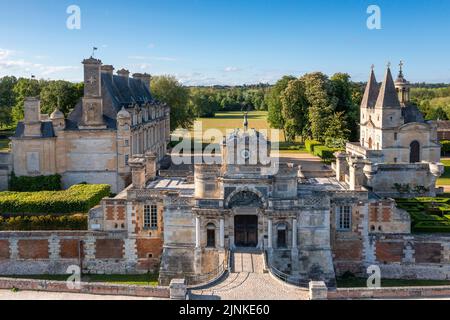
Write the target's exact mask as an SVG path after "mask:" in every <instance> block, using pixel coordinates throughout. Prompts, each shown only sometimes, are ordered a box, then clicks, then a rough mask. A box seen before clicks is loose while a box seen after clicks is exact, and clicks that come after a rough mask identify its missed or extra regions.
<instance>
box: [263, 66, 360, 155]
mask: <svg viewBox="0 0 450 320" xmlns="http://www.w3.org/2000/svg"><path fill="white" fill-rule="evenodd" d="M362 92H363V86H361V85H360V84H356V83H353V82H351V81H350V76H349V75H347V74H345V73H336V74H335V75H333V76H332V77H331V78H328V76H326V75H325V74H323V73H320V72H314V73H308V74H305V75H303V76H301V77H300V78H298V79H296V78H294V77H291V76H285V77H283V78H281V79H280V80H279V81H278V82H277V83H276V84H275V85H274V86H273V87H272V88H271V91H270V92H269V93H268V94H267V96H266V100H267V105H268V111H269V114H268V122H269V124H270V125H271V126H272V127H273V128H277V129H281V130H283V131H284V133H285V137H286V139H287V140H288V141H294V140H295V139H296V138H300V139H302V140H303V139H314V140H317V141H320V142H321V143H323V144H325V145H327V146H328V147H330V148H341V147H343V146H344V145H345V143H346V142H347V141H348V140H354V139H356V138H357V135H358V131H357V126H351V127H350V128H349V127H348V123H356V122H357V121H358V118H359V104H360V102H361V99H362Z"/></svg>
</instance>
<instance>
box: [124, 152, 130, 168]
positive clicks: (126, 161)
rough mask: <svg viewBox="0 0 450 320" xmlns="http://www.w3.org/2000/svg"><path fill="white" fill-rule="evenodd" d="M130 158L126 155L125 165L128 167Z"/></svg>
mask: <svg viewBox="0 0 450 320" xmlns="http://www.w3.org/2000/svg"><path fill="white" fill-rule="evenodd" d="M129 158H130V156H129V155H127V154H126V155H125V165H126V166H127V165H128V160H129Z"/></svg>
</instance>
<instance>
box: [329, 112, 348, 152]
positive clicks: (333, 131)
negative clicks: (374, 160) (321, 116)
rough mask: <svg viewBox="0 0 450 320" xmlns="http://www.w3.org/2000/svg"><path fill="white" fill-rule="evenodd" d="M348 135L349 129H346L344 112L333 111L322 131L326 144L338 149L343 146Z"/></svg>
mask: <svg viewBox="0 0 450 320" xmlns="http://www.w3.org/2000/svg"><path fill="white" fill-rule="evenodd" d="M349 136H350V129H348V124H347V121H346V120H345V114H344V112H343V111H341V112H335V113H333V115H332V116H331V117H330V119H329V121H328V125H327V127H326V129H325V132H324V140H325V144H326V146H327V147H330V148H339V149H342V148H345V144H346V143H347V141H348V138H349Z"/></svg>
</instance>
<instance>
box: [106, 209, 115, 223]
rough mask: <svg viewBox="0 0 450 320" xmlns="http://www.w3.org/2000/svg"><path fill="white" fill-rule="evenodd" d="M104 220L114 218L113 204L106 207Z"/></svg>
mask: <svg viewBox="0 0 450 320" xmlns="http://www.w3.org/2000/svg"><path fill="white" fill-rule="evenodd" d="M106 220H114V207H113V206H107V207H106Z"/></svg>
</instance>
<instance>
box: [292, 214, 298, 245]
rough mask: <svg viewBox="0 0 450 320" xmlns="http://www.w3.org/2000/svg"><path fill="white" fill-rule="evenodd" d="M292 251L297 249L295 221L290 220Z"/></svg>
mask: <svg viewBox="0 0 450 320" xmlns="http://www.w3.org/2000/svg"><path fill="white" fill-rule="evenodd" d="M292 249H297V219H293V220H292Z"/></svg>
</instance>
